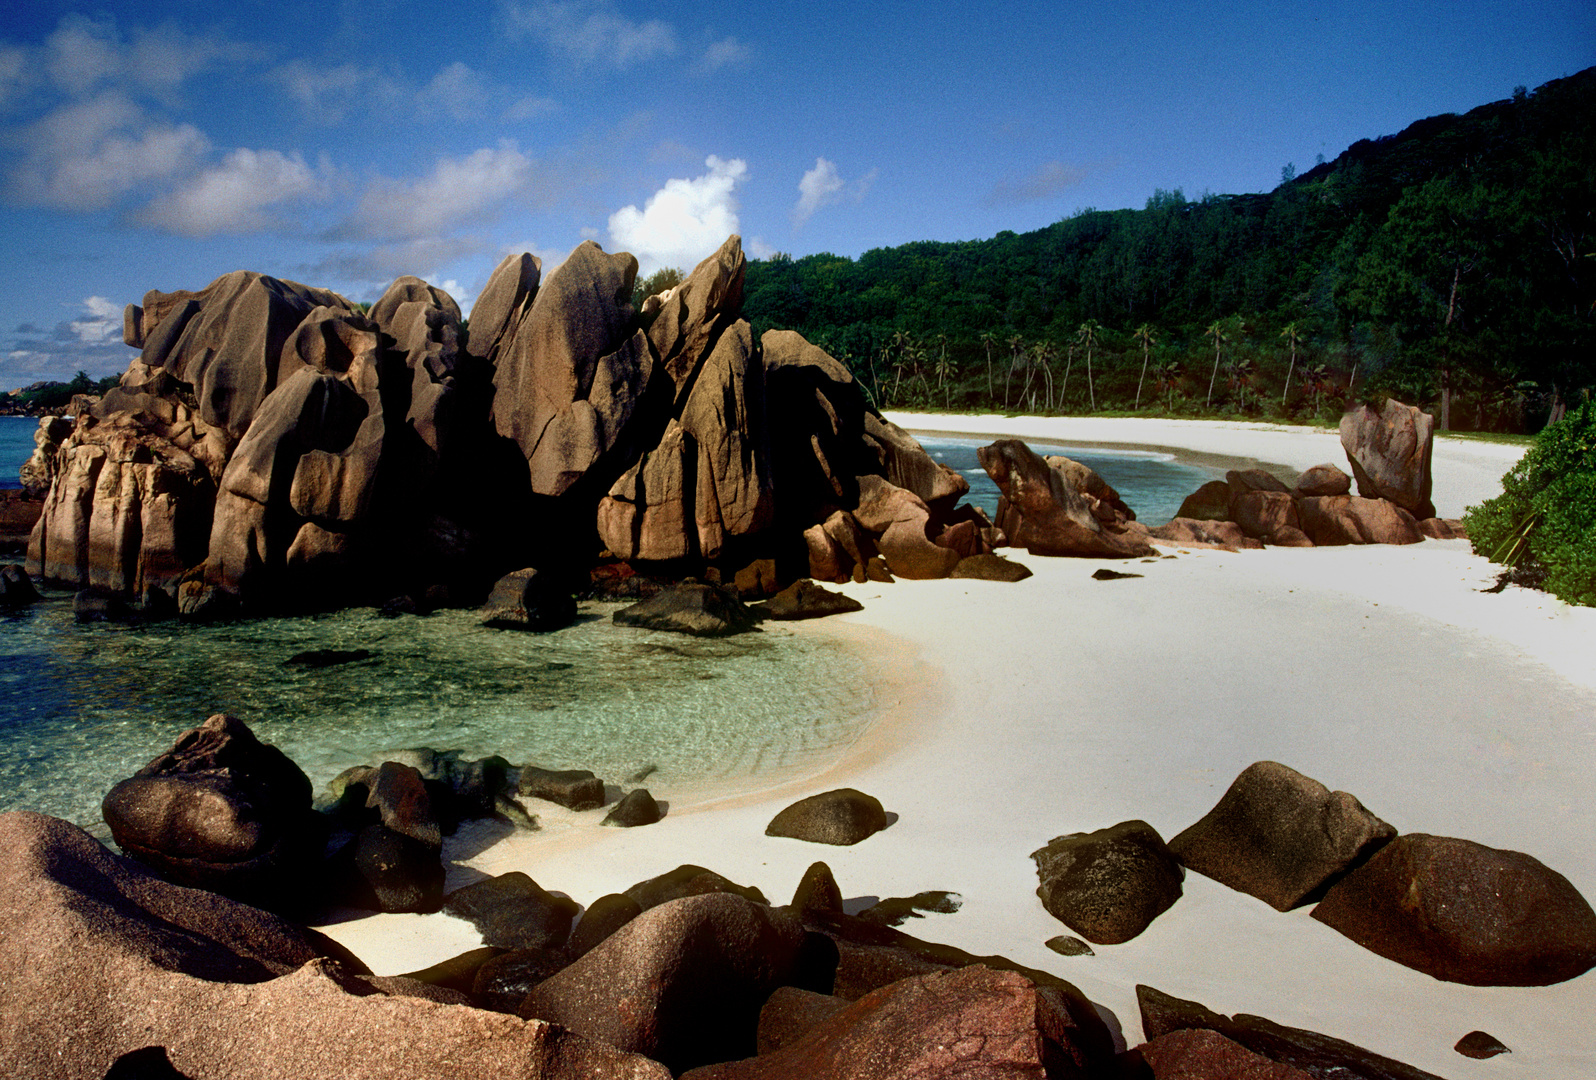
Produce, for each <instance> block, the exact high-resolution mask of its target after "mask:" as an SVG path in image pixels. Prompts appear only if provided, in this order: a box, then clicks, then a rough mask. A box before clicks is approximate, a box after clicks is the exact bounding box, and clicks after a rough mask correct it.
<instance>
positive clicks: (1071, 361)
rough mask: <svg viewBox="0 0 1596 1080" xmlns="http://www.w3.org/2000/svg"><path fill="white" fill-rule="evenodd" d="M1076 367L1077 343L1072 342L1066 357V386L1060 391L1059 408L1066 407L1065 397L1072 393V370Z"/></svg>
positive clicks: (1060, 388)
mask: <svg viewBox="0 0 1596 1080" xmlns="http://www.w3.org/2000/svg"><path fill="white" fill-rule="evenodd" d="M1074 365H1075V342H1073V341H1072V342H1070V347H1069V352H1068V353H1067V354H1066V355H1065V357H1064V385H1063V386H1061V387H1059V390H1058V405H1059V408H1061V409H1062V408H1063V407H1064V395H1065V394H1067V393H1069V392H1070V368H1071V367H1073V366H1074Z"/></svg>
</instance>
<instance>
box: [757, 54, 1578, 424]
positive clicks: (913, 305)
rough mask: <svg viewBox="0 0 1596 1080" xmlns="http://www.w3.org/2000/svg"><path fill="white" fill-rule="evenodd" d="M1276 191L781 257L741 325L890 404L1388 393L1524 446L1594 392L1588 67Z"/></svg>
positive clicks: (1252, 407) (1085, 405) (1275, 401)
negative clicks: (968, 235)
mask: <svg viewBox="0 0 1596 1080" xmlns="http://www.w3.org/2000/svg"><path fill="white" fill-rule="evenodd" d="M1281 181H1282V182H1281V184H1280V185H1279V186H1278V187H1277V188H1275V189H1274V190H1273V191H1271V192H1268V193H1262V194H1244V195H1217V194H1203V195H1200V196H1196V197H1187V195H1186V194H1185V193H1184V192H1182V191H1180V190H1174V191H1162V190H1161V191H1156V192H1154V193H1153V195H1152V196H1151V197H1150V198H1149V199H1148V200H1147V203H1146V206H1145V207H1144V208H1143V209H1141V210H1114V211H1098V210H1093V209H1085V210H1081V211H1078V212H1077V213H1075V214H1073V215H1071V216H1069V217H1067V218H1065V219H1064V220H1061V221H1058V222H1056V223H1054V224H1053V225H1050V226H1048V227H1046V228H1044V229H1040V230H1037V231H1035V232H1030V233H1023V234H1017V233H1013V232H1003V233H999V234H998V235H997V236H995V237H992V238H990V239H986V240H969V241H959V242H946V243H945V242H929V241H927V242H920V243H911V244H905V245H902V246H900V247H895V248H880V249H875V250H872V251H867V252H865V253H864V254H863V255H861V256H860V257H859V258H857V259H851V258H847V257H843V256H838V255H832V254H824V253H822V254H815V255H808V256H804V257H802V258H793V257H791V256H788V255H784V254H781V253H777V254H774V255H772V256H770V257H769V258H765V259H760V260H753V261H750V262H749V264H748V274H747V299H746V302H745V305H744V314H745V316H746V317H747V318H748V319H749V320H750V321H751V322H752V323H753V326H754V333H755V336H756V337H757V336H758V335H759V334H761V333H763V332H764V331H765V330H767V329H771V328H779V329H790V330H796V331H798V332H799V333H801V334H803V335H804V336H805V337H806V338H808V339H809V340H810V341H813V342H815V343H816V344H818V345H820V346H822V347H823V348H825V349H826V350H827V351H828V352H830V353H832V354H833V355H834V356H836V357H838V358H839V359H842V360H843V361H844V362H846V363H847V364H848V366H849V367H850V368H851V369H852V371H853V372H854V374H855V375H856V376H857V377H858V378H859V379H860V381H861V383H862V384H863V385H864V386H865V387H866V390H867V392H868V393H869V394H870V395H871V397H872V399H873V400H874V402H875V403H876V404H877V405H879V406H881V407H902V408H940V409H960V410H983V411H985V410H995V411H1005V412H1010V411H1024V412H1043V413H1086V412H1091V413H1098V414H1108V415H1114V414H1120V415H1124V414H1135V415H1147V414H1155V415H1156V414H1163V415H1177V416H1235V417H1251V418H1258V419H1275V420H1286V421H1293V422H1334V420H1335V419H1336V418H1338V417H1339V416H1340V414H1341V412H1342V411H1343V409H1344V408H1346V407H1347V406H1349V405H1351V404H1355V403H1356V402H1358V401H1374V400H1378V399H1380V398H1383V397H1384V396H1387V395H1390V396H1394V397H1396V398H1398V399H1400V400H1403V401H1409V402H1414V403H1417V404H1420V405H1422V406H1424V407H1425V408H1426V410H1427V411H1430V412H1432V413H1433V414H1434V415H1435V416H1436V419H1437V427H1438V428H1439V429H1440V430H1443V431H1447V430H1452V429H1465V430H1490V431H1506V432H1521V431H1534V430H1538V429H1539V428H1540V427H1542V426H1544V425H1545V424H1546V423H1548V422H1549V421H1552V420H1555V419H1557V418H1558V417H1560V416H1561V415H1563V413H1564V412H1565V411H1567V409H1568V407H1569V406H1570V404H1571V403H1572V404H1577V403H1578V402H1579V401H1580V400H1582V399H1583V398H1584V397H1586V396H1588V395H1589V393H1590V391H1591V389H1592V387H1593V386H1596V257H1593V248H1592V242H1593V241H1596V68H1591V69H1587V70H1585V71H1582V72H1580V73H1578V74H1576V75H1573V76H1571V77H1569V78H1565V79H1560V80H1556V81H1554V82H1550V83H1547V84H1546V85H1544V86H1542V87H1540V88H1538V89H1536V90H1535V91H1533V92H1530V91H1527V90H1525V89H1524V88H1522V87H1521V88H1519V89H1517V90H1515V91H1514V93H1513V95H1512V97H1511V98H1509V99H1505V100H1502V101H1497V102H1493V103H1490V104H1488V105H1483V106H1480V107H1479V108H1476V109H1473V110H1471V111H1469V112H1468V113H1465V114H1463V115H1456V114H1447V115H1443V116H1435V117H1430V118H1429V119H1426V120H1420V121H1418V122H1417V123H1415V124H1413V125H1411V126H1409V127H1408V128H1407V129H1405V130H1404V131H1402V132H1400V133H1398V134H1396V135H1389V136H1385V137H1382V138H1377V139H1372V140H1363V141H1360V142H1358V143H1355V144H1354V145H1352V146H1351V147H1349V148H1348V149H1347V150H1346V151H1345V152H1344V153H1342V154H1341V155H1340V156H1338V157H1337V158H1335V159H1334V160H1333V161H1322V160H1321V161H1320V162H1318V163H1317V164H1316V165H1315V166H1314V167H1313V168H1311V169H1309V170H1307V171H1306V172H1304V173H1302V174H1301V175H1298V174H1297V173H1296V170H1295V168H1294V166H1291V165H1287V166H1286V167H1285V168H1284V169H1283V170H1282V176H1281ZM1083 375H1084V377H1083Z"/></svg>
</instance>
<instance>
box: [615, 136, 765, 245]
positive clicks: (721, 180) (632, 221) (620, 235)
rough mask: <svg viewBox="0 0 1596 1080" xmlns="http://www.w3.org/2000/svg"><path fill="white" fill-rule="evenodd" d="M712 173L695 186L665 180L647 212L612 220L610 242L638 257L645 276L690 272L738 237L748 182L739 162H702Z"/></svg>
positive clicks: (623, 212) (633, 210)
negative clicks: (742, 188) (668, 269)
mask: <svg viewBox="0 0 1596 1080" xmlns="http://www.w3.org/2000/svg"><path fill="white" fill-rule="evenodd" d="M704 167H705V168H706V169H708V170H709V171H708V172H706V173H705V174H704V175H703V176H700V177H697V178H695V179H691V180H667V181H666V182H665V186H664V187H663V188H661V189H660V190H658V191H656V192H655V193H654V194H653V195H651V196H649V198H648V201H647V202H646V203H644V204H643V209H641V210H639V209H638V208H637V207H636V206H627V207H623V208H622V209H620V210H617V211H616V212H615V213H613V214H611V215H610V222H609V224H610V239H611V240H613V241H614V242H615V245H616V247H617V248H619V249H622V250H625V251H630V252H631V253H632V254H633V255H636V256H637V261H638V263H639V264H640V268H641V270H642V272H643V273H645V274H649V273H653V272H654V271H655V270H658V269H659V268H660V267H663V266H674V267H679V268H691V267H693V266H695V265H696V264H697V263H698V262H699V261H700V260H702V259H703V258H704V257H705V256H707V255H709V254H711V253H713V252H714V251H715V249H716V248H718V247H720V245H721V244H722V243H724V242H725V240H726V237H728V236H730V235H731V234H732V233H734V232H736V231H737V199H736V197H735V194H734V193H735V191H736V189H737V185H738V184H740V183H742V182H743V181H744V180H746V179H747V177H748V165H747V163H746V162H744V161H743V160H741V159H740V158H732V159H731V160H729V161H727V160H722V159H721V158H718V157H716V156H715V155H713V154H711V155H710V156H709V157H708V158H705V159H704Z"/></svg>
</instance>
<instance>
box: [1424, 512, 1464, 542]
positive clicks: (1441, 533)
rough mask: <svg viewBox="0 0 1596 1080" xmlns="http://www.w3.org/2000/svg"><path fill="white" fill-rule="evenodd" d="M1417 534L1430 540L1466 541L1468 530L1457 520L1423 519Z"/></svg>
mask: <svg viewBox="0 0 1596 1080" xmlns="http://www.w3.org/2000/svg"><path fill="white" fill-rule="evenodd" d="M1419 532H1421V533H1423V534H1424V535H1425V536H1427V537H1428V538H1430V539H1431V540H1467V539H1468V537H1469V532H1468V529H1467V528H1465V527H1464V525H1463V522H1462V521H1460V520H1458V519H1457V518H1437V517H1432V518H1425V519H1424V520H1423V521H1421V522H1419Z"/></svg>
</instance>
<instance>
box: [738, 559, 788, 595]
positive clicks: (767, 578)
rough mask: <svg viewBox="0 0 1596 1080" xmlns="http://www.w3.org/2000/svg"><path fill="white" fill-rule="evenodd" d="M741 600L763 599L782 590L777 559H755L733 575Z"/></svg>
mask: <svg viewBox="0 0 1596 1080" xmlns="http://www.w3.org/2000/svg"><path fill="white" fill-rule="evenodd" d="M732 587H733V588H735V589H736V590H737V598H738V599H739V600H763V599H765V597H767V596H774V595H775V594H776V593H778V592H780V591H781V578H780V576H779V575H778V573H777V571H776V560H775V559H755V560H754V561H753V562H751V563H749V564H748V565H747V566H745V567H743V568H742V569H741V570H739V571H737V573H736V574H735V575H733V577H732Z"/></svg>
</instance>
